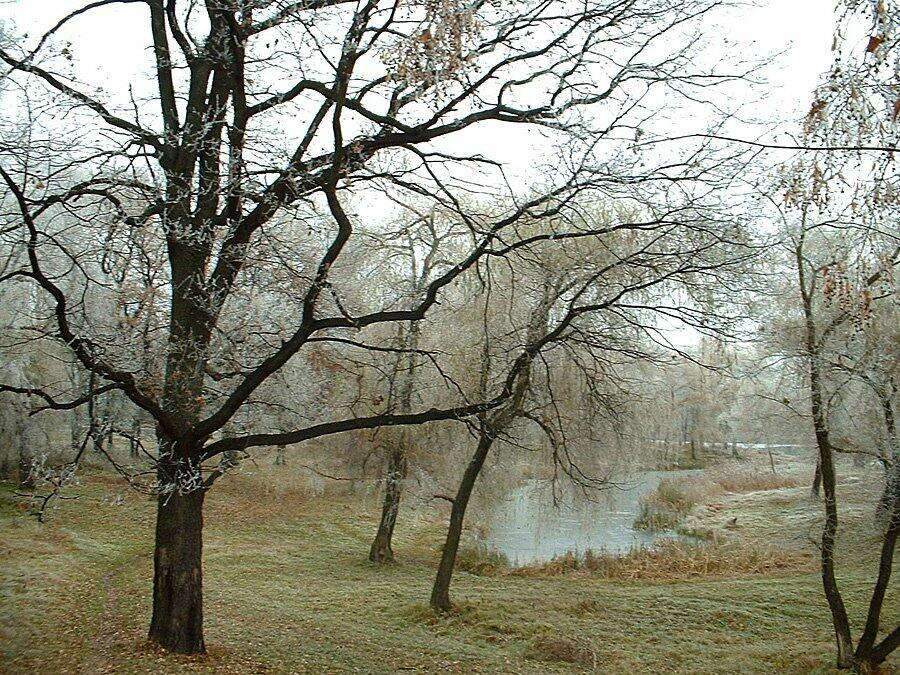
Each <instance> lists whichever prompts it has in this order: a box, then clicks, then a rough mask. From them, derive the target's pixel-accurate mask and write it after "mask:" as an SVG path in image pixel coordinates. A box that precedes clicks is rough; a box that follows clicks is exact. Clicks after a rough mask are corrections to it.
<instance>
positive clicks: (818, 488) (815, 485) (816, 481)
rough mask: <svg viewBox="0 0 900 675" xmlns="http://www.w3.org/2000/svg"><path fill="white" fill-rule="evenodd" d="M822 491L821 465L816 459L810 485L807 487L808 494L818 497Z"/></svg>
mask: <svg viewBox="0 0 900 675" xmlns="http://www.w3.org/2000/svg"><path fill="white" fill-rule="evenodd" d="M821 492H822V465H821V464H820V463H819V460H818V459H817V460H816V471H815V473H814V474H813V482H812V487H810V489H809V496H810V497H812V498H813V499H818V498H819V495H820V494H821Z"/></svg>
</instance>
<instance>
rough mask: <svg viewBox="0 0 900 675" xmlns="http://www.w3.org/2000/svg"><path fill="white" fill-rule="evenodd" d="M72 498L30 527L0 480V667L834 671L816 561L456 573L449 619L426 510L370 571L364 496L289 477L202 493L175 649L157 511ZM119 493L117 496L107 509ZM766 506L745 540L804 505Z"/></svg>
mask: <svg viewBox="0 0 900 675" xmlns="http://www.w3.org/2000/svg"><path fill="white" fill-rule="evenodd" d="M271 471H272V470H270V469H263V470H262V471H261V473H262V474H267V473H270V472H271ZM295 485H300V483H299V479H297V480H295ZM73 491H74V492H76V493H78V494H80V495H81V497H80V498H79V499H78V500H74V501H66V502H62V503H61V506H60V508H59V509H58V510H55V511H53V512H51V513H50V514H49V520H48V522H47V523H46V524H44V525H38V524H37V523H35V522H34V521H33V519H31V518H29V517H28V516H26V515H24V514H23V513H22V512H21V511H20V510H18V509H17V508H16V506H15V504H14V501H15V500H14V498H13V497H12V490H11V488H10V487H9V486H8V485H7V486H4V487H3V488H2V499H0V504H2V506H0V508H2V512H0V542H2V543H0V650H2V658H0V670H3V671H4V672H10V673H48V672H82V673H101V672H117V673H136V672H147V673H150V672H154V673H158V672H235V673H257V672H259V673H263V672H275V673H295V672H301V673H302V672H309V673H345V672H346V673H349V672H363V673H383V672H397V671H402V672H465V673H473V672H486V673H554V672H602V673H634V672H647V673H659V672H691V673H731V672H741V673H744V672H747V673H756V672H758V673H808V672H830V664H831V663H832V642H831V640H832V632H831V629H830V623H829V621H828V613H827V608H826V605H825V602H824V600H823V598H822V595H821V589H820V581H819V577H818V573H817V572H816V571H815V567H814V565H812V564H805V565H804V566H803V567H802V568H801V569H799V570H796V571H788V572H785V571H779V572H777V573H771V574H738V575H727V574H726V575H722V574H718V575H716V576H711V577H709V578H702V577H701V578H695V579H691V580H663V581H657V580H650V581H648V580H646V579H641V580H639V581H616V580H610V579H608V578H602V577H599V576H596V575H591V574H583V573H579V574H575V573H573V574H557V575H550V574H548V575H541V574H531V575H514V574H497V575H491V576H479V575H474V574H470V573H466V572H464V571H459V572H458V573H457V574H456V576H455V579H454V586H453V592H452V596H453V600H454V602H455V603H456V606H457V607H456V610H455V611H454V612H453V613H452V614H450V615H449V616H436V615H434V614H433V613H432V612H431V611H430V610H429V609H428V606H427V600H428V594H429V591H430V584H431V581H432V577H433V573H434V567H435V564H436V559H437V552H438V549H439V546H440V541H441V525H440V523H438V522H436V521H435V519H434V517H433V516H432V515H429V514H427V513H426V514H411V513H410V512H409V511H408V510H407V511H404V512H403V513H401V519H400V522H399V525H398V528H397V536H396V541H395V545H394V551H395V553H396V554H397V557H398V562H397V563H396V564H393V565H388V566H377V565H374V564H372V563H369V562H368V561H367V560H366V554H367V551H368V545H369V543H370V537H371V536H372V535H373V533H374V528H375V524H376V522H377V513H378V504H377V503H376V502H375V501H374V500H372V501H371V502H367V501H366V500H364V499H363V498H361V497H359V496H354V495H352V494H331V493H330V492H329V491H326V492H325V493H324V494H321V495H315V494H310V493H309V492H308V491H305V490H304V489H303V488H302V487H292V485H291V481H290V480H288V479H287V478H286V477H285V475H284V474H281V475H280V477H275V478H272V476H269V475H254V476H242V475H237V476H233V477H231V476H229V477H226V478H225V479H223V481H222V482H221V484H220V485H217V486H216V488H215V489H214V490H213V491H212V492H211V493H210V495H209V497H208V498H207V509H206V524H207V526H206V531H205V554H204V582H205V600H206V604H205V615H206V640H207V646H208V648H209V652H210V653H209V655H207V656H205V657H200V658H185V657H177V656H172V655H168V654H165V653H162V652H160V651H159V650H157V649H154V648H152V647H151V646H149V645H148V644H147V643H146V641H145V639H144V635H145V630H146V625H147V621H148V617H149V612H150V597H149V595H150V579H151V577H150V572H151V564H152V527H153V522H152V521H153V512H154V505H153V502H152V501H151V500H150V498H148V497H145V496H142V495H139V494H136V493H133V492H127V491H126V488H124V487H123V486H121V485H120V484H119V483H117V482H114V480H113V479H112V478H108V477H104V476H93V477H91V478H89V479H88V480H86V481H85V483H84V484H83V485H82V486H80V487H78V488H74V489H73ZM116 493H121V494H123V495H124V496H125V499H124V503H122V504H120V505H114V504H112V503H110V500H109V499H108V497H109V495H111V494H116ZM742 497H744V498H746V497H747V496H746V495H743V496H742ZM779 499H781V500H782V502H783V503H776V504H774V505H773V504H770V503H769V502H767V501H766V500H765V499H762V498H757V500H756V501H755V502H754V501H746V499H745V503H744V504H743V506H742V509H743V511H742V516H741V517H742V518H744V517H746V519H747V522H748V525H747V527H748V528H751V530H749V531H752V532H753V533H754V536H756V535H758V534H759V533H761V532H765V531H769V530H767V529H766V528H767V527H768V526H767V525H765V522H764V521H765V519H766V518H767V517H769V516H771V515H772V514H774V513H782V512H791V511H792V510H796V509H797V508H801V506H800V505H799V502H796V503H795V502H792V501H790V500H789V499H787V498H785V497H784V496H783V495H781V496H780V497H779ZM802 508H805V506H803V507H802ZM810 513H812V511H810ZM751 523H756V525H755V526H754V525H751ZM795 525H796V527H795V529H796V530H797V531H800V529H802V528H803V527H805V526H806V521H804V520H803V519H802V518H801V519H798V520H797V523H795ZM753 527H756V529H752V528H753ZM783 530H784V525H783V524H782V525H781V528H780V529H778V530H772V531H773V532H776V531H777V532H779V533H780V534H779V536H781V535H782V534H784V532H783ZM773 536H774V535H773ZM478 559H479V560H480V558H478ZM494 562H497V561H494ZM870 562H871V555H868V554H865V555H861V556H851V564H850V565H849V566H848V565H846V564H844V565H842V575H841V579H840V581H841V583H842V587H843V589H844V591H845V593H846V596H847V600H848V603H849V607H850V611H851V615H852V618H853V621H854V625H855V627H856V629H857V630H858V629H859V626H860V624H861V621H862V612H863V611H864V607H865V602H866V592H867V590H868V588H869V586H870V582H869V581H868V579H867V575H868V573H869V571H870V570H871V564H870ZM492 564H493V563H492ZM498 564H499V563H498ZM473 569H475V568H473ZM897 596H898V593H897V589H896V588H895V589H892V594H891V595H890V597H889V599H888V605H887V607H886V611H885V624H886V625H894V624H896V623H897V622H898V621H900V599H898V597H897ZM894 663H895V664H896V661H895V662H894Z"/></svg>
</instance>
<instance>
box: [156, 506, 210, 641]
mask: <svg viewBox="0 0 900 675" xmlns="http://www.w3.org/2000/svg"><path fill="white" fill-rule="evenodd" d="M204 494H205V493H204V491H203V490H202V489H198V490H194V491H193V492H189V493H187V494H184V495H180V494H177V493H175V494H171V495H168V496H166V495H160V497H159V503H158V506H157V512H156V549H155V551H154V555H153V567H154V569H153V618H152V620H151V622H150V635H149V638H150V639H151V640H152V641H153V642H156V643H158V644H160V645H162V646H163V647H165V648H166V649H169V650H171V651H173V652H180V653H182V654H202V653H204V652H205V651H206V646H205V645H204V643H203V574H202V567H201V558H202V552H203V537H202V534H203V498H204Z"/></svg>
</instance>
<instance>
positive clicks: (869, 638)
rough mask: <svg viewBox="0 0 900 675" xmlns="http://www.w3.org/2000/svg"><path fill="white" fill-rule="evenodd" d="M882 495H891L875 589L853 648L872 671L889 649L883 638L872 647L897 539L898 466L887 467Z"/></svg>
mask: <svg viewBox="0 0 900 675" xmlns="http://www.w3.org/2000/svg"><path fill="white" fill-rule="evenodd" d="M885 493H886V494H889V495H891V499H890V505H889V510H888V513H889V515H890V519H889V521H888V525H887V531H886V532H885V536H884V540H883V541H882V544H881V556H880V558H879V562H878V578H877V579H876V581H875V588H874V590H873V591H872V598H871V600H870V601H869V611H868V614H867V615H866V626H865V628H864V629H863V634H862V636H861V637H860V638H859V644H858V645H857V647H856V659H857V661H858V662H860V663H864V664H867V665H868V666H872V667H874V666H878V665H879V664H880V663H882V662H883V661H884V660H885V659H886V658H887V656H888V654H890V651H891V650H890V649H887V646H888V645H889V643H890V637H888V638H886V639H885V640H884V641H883V642H882V644H880V645H878V648H876V647H875V638H876V637H877V635H878V626H879V623H880V620H881V607H882V605H883V604H884V596H885V593H886V592H887V589H888V583H889V582H890V579H891V570H892V568H893V565H894V551H895V549H896V546H897V538H898V536H900V465H898V464H897V463H896V462H894V464H893V465H892V466H891V472H890V475H889V476H888V481H887V486H886V487H885ZM893 648H894V649H896V645H894V647H893Z"/></svg>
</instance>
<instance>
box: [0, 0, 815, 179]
mask: <svg viewBox="0 0 900 675" xmlns="http://www.w3.org/2000/svg"><path fill="white" fill-rule="evenodd" d="M84 4H86V0H78V1H76V0H7V2H4V3H2V4H0V21H2V22H3V23H4V24H6V25H8V26H9V25H11V26H12V27H13V32H14V33H16V34H18V35H22V34H27V35H28V39H27V40H26V47H27V48H31V47H32V46H33V45H34V44H35V41H36V39H37V37H38V36H39V35H41V34H42V33H43V32H44V31H45V30H47V29H48V28H49V27H50V26H52V25H53V24H54V23H55V22H56V21H58V19H59V18H60V17H62V16H64V15H65V14H66V13H67V12H69V11H71V10H72V9H75V8H77V7H81V6H83V5H84ZM146 12H147V10H146V7H145V6H144V5H143V4H141V3H137V4H132V5H128V4H126V5H111V6H109V7H103V8H100V9H97V10H93V11H91V12H89V13H87V14H86V15H84V16H82V17H79V18H76V19H75V20H74V21H72V22H71V23H70V24H69V26H68V27H66V28H65V29H64V30H63V31H61V32H60V33H59V34H58V36H59V37H58V40H60V41H66V40H68V41H70V42H71V43H72V45H73V47H72V51H73V55H74V57H75V63H76V68H77V72H78V74H79V75H80V76H81V78H80V79H84V80H85V81H87V82H90V83H96V84H97V85H99V86H102V87H103V89H105V90H106V91H107V92H110V93H112V94H113V95H114V96H115V98H117V99H120V97H121V96H123V95H127V91H128V87H129V85H132V86H135V85H136V84H137V83H139V82H141V81H146V79H147V75H149V66H150V65H151V63H152V61H151V60H150V59H149V58H148V54H147V51H146V50H147V48H148V46H149V35H148V28H147V24H148V22H147V19H146ZM832 31H833V11H832V2H830V0H758V1H757V3H756V6H750V5H747V6H741V7H735V8H732V9H730V10H728V12H727V13H725V14H722V13H720V14H719V15H718V18H717V20H716V22H715V23H711V22H710V23H709V26H708V28H707V29H706V31H705V32H706V34H707V35H709V38H710V41H711V42H717V43H718V42H721V41H722V40H723V39H725V40H728V43H729V45H733V54H732V56H735V57H741V56H752V57H756V56H758V55H764V54H766V53H770V54H776V53H779V52H781V54H780V55H779V56H778V57H776V58H775V60H774V61H773V63H772V64H771V65H770V66H768V67H766V68H765V69H764V71H763V72H762V75H763V76H764V77H765V79H766V80H767V81H768V84H767V85H766V86H765V88H764V89H763V91H762V92H760V91H757V92H756V95H757V96H758V95H759V94H760V93H763V94H764V100H762V101H760V102H759V103H758V104H751V101H750V99H747V100H746V101H742V102H740V103H742V104H744V105H749V107H750V108H751V109H750V110H747V111H746V112H747V113H750V114H752V115H753V116H755V117H757V118H764V119H766V120H768V121H773V122H774V121H777V120H797V119H798V118H800V117H801V116H802V115H803V114H804V113H805V112H806V111H807V110H808V109H809V105H810V101H812V92H813V89H814V88H815V86H816V84H817V82H818V79H819V77H820V75H821V73H822V72H823V71H824V70H825V69H826V68H827V67H828V64H829V58H830V46H831V40H832ZM98 74H100V75H101V77H98V76H97V75H98ZM101 98H102V96H101ZM120 100H121V99H120ZM757 106H758V107H759V108H760V109H759V110H756V109H753V108H755V107H757ZM692 121H693V122H694V123H696V120H686V121H685V122H684V123H683V127H684V129H683V131H684V133H690V132H692V131H703V129H702V128H699V127H698V128H692ZM679 131H681V130H679ZM496 132H497V130H496V129H491V128H485V129H480V130H476V131H472V132H470V133H467V134H466V138H465V139H464V142H466V143H471V144H472V145H473V146H474V147H478V146H482V145H484V144H490V145H491V146H493V147H494V152H492V157H493V158H495V159H499V160H501V161H503V162H504V163H505V164H506V168H507V171H508V172H509V174H510V175H511V176H515V175H517V174H521V173H523V172H527V167H533V166H534V165H535V163H536V162H535V156H536V154H537V155H539V154H541V152H542V149H543V148H544V147H546V146H543V143H542V140H541V138H540V137H539V135H537V134H534V133H530V134H529V135H527V136H523V137H508V138H506V139H505V141H506V142H504V143H502V147H498V143H497V141H498V137H497V136H496ZM761 133H763V131H762V130H761V129H759V128H757V129H753V128H748V129H746V130H744V134H745V135H747V136H752V137H756V136H759V135H760V134H761ZM455 142H457V143H458V141H455ZM457 149H459V147H458V146H457Z"/></svg>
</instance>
